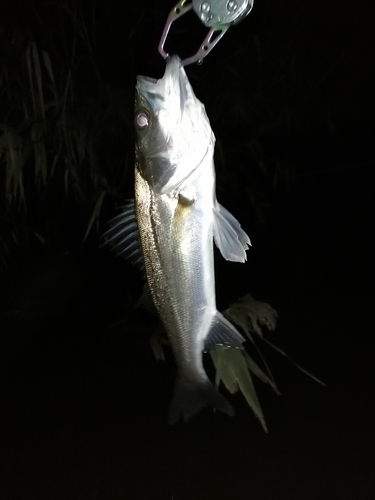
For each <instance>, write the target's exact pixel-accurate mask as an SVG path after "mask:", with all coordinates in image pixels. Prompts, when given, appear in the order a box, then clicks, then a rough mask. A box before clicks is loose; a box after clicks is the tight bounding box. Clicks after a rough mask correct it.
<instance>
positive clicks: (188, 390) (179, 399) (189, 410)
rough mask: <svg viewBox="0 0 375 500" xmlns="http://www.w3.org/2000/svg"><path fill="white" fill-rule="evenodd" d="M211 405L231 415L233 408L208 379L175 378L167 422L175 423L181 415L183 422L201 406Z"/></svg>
mask: <svg viewBox="0 0 375 500" xmlns="http://www.w3.org/2000/svg"><path fill="white" fill-rule="evenodd" d="M205 406H211V407H212V408H215V409H217V410H220V411H222V412H223V413H226V414H227V415H230V416H233V415H234V414H235V412H234V409H233V408H232V406H231V405H230V404H229V403H228V401H227V400H226V399H225V397H224V396H223V395H222V394H220V392H218V391H217V390H216V389H215V388H214V386H213V385H212V384H211V382H210V381H209V380H203V381H202V382H195V383H192V382H188V381H186V380H182V379H177V380H176V384H175V389H174V394H173V399H172V404H171V407H170V410H169V416H168V423H169V424H170V425H173V424H175V423H176V422H178V420H180V418H181V417H182V418H183V420H184V422H187V421H188V420H189V419H190V418H191V417H192V416H193V415H195V414H196V413H197V412H198V411H199V410H200V409H201V408H204V407H205Z"/></svg>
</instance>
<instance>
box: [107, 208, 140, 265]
mask: <svg viewBox="0 0 375 500" xmlns="http://www.w3.org/2000/svg"><path fill="white" fill-rule="evenodd" d="M119 208H120V209H121V210H122V213H120V214H119V215H116V217H114V218H113V219H112V220H110V221H109V225H110V226H111V228H110V229H108V231H106V232H105V233H104V234H103V235H102V238H104V239H105V243H104V244H108V245H110V246H111V247H112V249H113V250H114V251H115V252H116V253H117V255H121V257H124V258H125V259H128V260H130V262H131V263H132V264H134V265H135V266H137V267H138V268H139V269H140V270H141V271H142V272H143V270H144V263H143V255H142V250H141V243H140V240H139V233H138V225H137V217H136V215H135V206H134V200H129V203H127V204H126V205H123V206H122V207H119Z"/></svg>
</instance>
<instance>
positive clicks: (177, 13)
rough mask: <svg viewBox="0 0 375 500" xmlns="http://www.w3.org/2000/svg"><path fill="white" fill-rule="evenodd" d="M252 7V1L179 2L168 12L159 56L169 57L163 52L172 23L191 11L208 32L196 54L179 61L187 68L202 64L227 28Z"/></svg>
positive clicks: (181, 0) (208, 0) (245, 14)
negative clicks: (190, 65)
mask: <svg viewBox="0 0 375 500" xmlns="http://www.w3.org/2000/svg"><path fill="white" fill-rule="evenodd" d="M253 5H254V0H192V2H191V3H188V0H180V1H179V2H178V4H177V5H175V7H173V9H172V10H171V11H170V13H169V16H168V18H167V21H166V23H165V27H164V30H163V33H162V36H161V39H160V42H159V47H158V49H159V53H160V55H161V56H162V57H163V58H164V59H167V58H168V57H169V54H168V53H167V52H165V50H164V45H165V41H166V39H167V36H168V33H169V30H170V28H171V26H172V23H174V22H175V21H176V20H177V19H178V18H179V17H181V16H183V15H184V14H186V13H187V12H188V11H190V10H191V9H193V10H194V12H195V13H196V15H197V16H198V17H199V19H200V20H201V21H202V23H203V24H204V25H205V26H207V27H208V28H210V30H209V32H208V33H207V35H206V37H205V39H204V40H203V43H202V44H201V46H200V47H199V49H198V51H197V53H196V54H194V55H193V56H191V57H188V58H186V59H184V60H183V61H181V64H182V65H183V66H187V65H188V64H192V63H195V62H197V63H200V62H202V60H203V58H204V57H206V55H207V54H209V53H210V52H211V50H212V49H213V48H214V47H215V45H216V44H217V43H218V42H219V41H220V40H221V38H222V37H223V36H224V35H225V33H226V32H227V30H228V28H229V27H230V26H232V25H233V24H237V23H238V22H240V21H242V20H243V19H244V18H245V17H246V16H247V15H248V14H249V13H250V11H251V10H252V8H253ZM214 35H215V36H214Z"/></svg>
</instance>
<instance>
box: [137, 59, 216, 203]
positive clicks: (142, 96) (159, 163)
mask: <svg viewBox="0 0 375 500" xmlns="http://www.w3.org/2000/svg"><path fill="white" fill-rule="evenodd" d="M146 123H147V125H145V124H146ZM135 128H136V132H137V141H136V161H137V165H138V168H139V169H140V171H141V173H142V175H143V177H144V178H145V179H146V180H147V181H148V183H149V184H150V186H152V188H153V190H154V191H155V192H157V193H159V194H169V193H171V192H172V191H175V190H176V189H178V188H179V187H180V186H181V184H182V183H183V182H184V181H185V180H186V179H187V178H188V177H189V175H190V174H191V173H192V171H193V170H194V169H196V168H197V167H199V165H200V164H201V163H202V162H203V160H204V159H205V158H206V157H210V156H211V155H212V154H213V150H214V144H215V136H214V134H213V132H212V129H211V126H210V122H209V119H208V117H207V114H206V111H205V107H204V105H203V104H202V103H201V102H200V101H199V100H198V99H197V97H196V96H195V94H194V91H193V89H192V87H191V85H190V82H189V80H188V78H187V76H186V73H185V70H184V68H183V67H182V65H181V61H180V59H179V58H178V56H172V57H171V58H170V59H169V60H168V61H167V65H166V70H165V74H164V76H163V77H162V78H160V79H159V80H155V79H152V78H148V77H144V76H138V77H137V85H136V102H135Z"/></svg>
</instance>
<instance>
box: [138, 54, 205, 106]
mask: <svg viewBox="0 0 375 500" xmlns="http://www.w3.org/2000/svg"><path fill="white" fill-rule="evenodd" d="M136 89H137V91H138V93H139V94H141V95H142V96H143V97H145V98H146V99H147V101H148V102H149V103H150V105H151V106H152V108H153V111H155V112H157V111H158V110H159V109H161V108H162V107H163V106H166V105H167V106H168V107H169V106H173V107H175V106H178V108H174V109H180V110H181V113H182V112H183V110H184V107H185V105H186V103H187V102H188V100H189V97H191V98H194V99H195V96H194V94H193V93H192V91H191V86H190V83H189V80H188V78H187V76H186V73H185V70H184V68H183V66H182V64H181V59H180V58H179V56H178V55H173V56H171V57H169V58H168V59H167V64H166V68H165V72H164V75H163V77H162V78H160V79H158V80H157V79H155V78H151V77H148V76H143V75H139V76H137V85H136Z"/></svg>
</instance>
